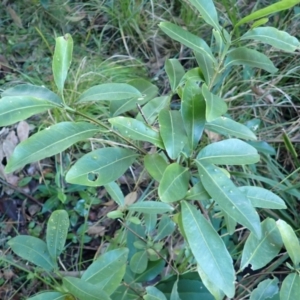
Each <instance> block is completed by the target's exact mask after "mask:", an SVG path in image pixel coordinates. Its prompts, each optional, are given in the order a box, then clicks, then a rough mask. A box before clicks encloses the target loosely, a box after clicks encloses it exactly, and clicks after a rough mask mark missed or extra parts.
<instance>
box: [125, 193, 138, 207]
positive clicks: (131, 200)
mask: <svg viewBox="0 0 300 300" xmlns="http://www.w3.org/2000/svg"><path fill="white" fill-rule="evenodd" d="M137 198H138V193H137V192H131V193H129V194H127V195H126V197H125V205H130V204H133V203H134V202H135V201H136V200H137Z"/></svg>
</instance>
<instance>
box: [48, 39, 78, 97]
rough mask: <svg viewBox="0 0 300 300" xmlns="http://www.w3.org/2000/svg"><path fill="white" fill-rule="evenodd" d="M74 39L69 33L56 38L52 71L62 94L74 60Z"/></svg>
mask: <svg viewBox="0 0 300 300" xmlns="http://www.w3.org/2000/svg"><path fill="white" fill-rule="evenodd" d="M72 53H73V39H72V37H71V35H70V34H69V33H67V34H65V35H64V36H60V37H58V38H56V39H55V50H54V55H53V60H52V71H53V77H54V81H55V84H56V86H57V88H58V90H59V92H60V93H61V94H62V92H63V89H64V85H65V80H66V78H67V75H68V70H69V67H70V65H71V61H72Z"/></svg>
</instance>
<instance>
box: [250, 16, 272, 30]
mask: <svg viewBox="0 0 300 300" xmlns="http://www.w3.org/2000/svg"><path fill="white" fill-rule="evenodd" d="M268 22H269V18H262V19H259V20H257V21H254V22H253V24H252V25H251V29H253V28H256V27H258V26H261V25H264V24H266V23H268Z"/></svg>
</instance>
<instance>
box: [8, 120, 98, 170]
mask: <svg viewBox="0 0 300 300" xmlns="http://www.w3.org/2000/svg"><path fill="white" fill-rule="evenodd" d="M98 131H99V129H98V127H97V126H95V125H93V124H90V123H86V122H78V123H73V122H61V123H58V124H56V125H53V126H50V127H48V128H46V129H44V130H42V131H40V132H38V133H36V134H34V135H33V136H31V137H30V138H29V139H27V140H25V141H23V142H22V143H20V144H19V145H18V146H17V147H16V148H15V150H14V152H13V154H12V156H11V157H10V159H9V161H8V164H7V165H6V168H5V172H7V173H10V172H13V171H15V170H17V169H18V168H21V167H23V166H25V165H26V164H29V163H31V162H35V161H38V160H41V159H43V158H45V157H49V156H52V155H54V154H57V153H59V152H62V151H64V150H65V149H67V148H68V147H70V146H71V145H73V144H75V143H76V142H78V141H81V140H84V139H87V138H90V137H92V136H93V135H94V134H95V133H96V132H98Z"/></svg>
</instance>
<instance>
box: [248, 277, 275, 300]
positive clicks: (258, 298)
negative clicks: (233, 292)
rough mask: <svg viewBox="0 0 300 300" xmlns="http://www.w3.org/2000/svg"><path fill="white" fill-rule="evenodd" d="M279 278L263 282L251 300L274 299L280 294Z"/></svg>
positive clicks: (252, 294)
mask: <svg viewBox="0 0 300 300" xmlns="http://www.w3.org/2000/svg"><path fill="white" fill-rule="evenodd" d="M278 291H279V289H278V278H276V277H275V278H273V279H266V280H264V281H262V282H261V283H260V284H259V285H258V286H257V288H256V289H254V290H253V291H252V293H251V295H250V300H264V299H268V298H272V297H273V296H275V295H276V294H277V293H278Z"/></svg>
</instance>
